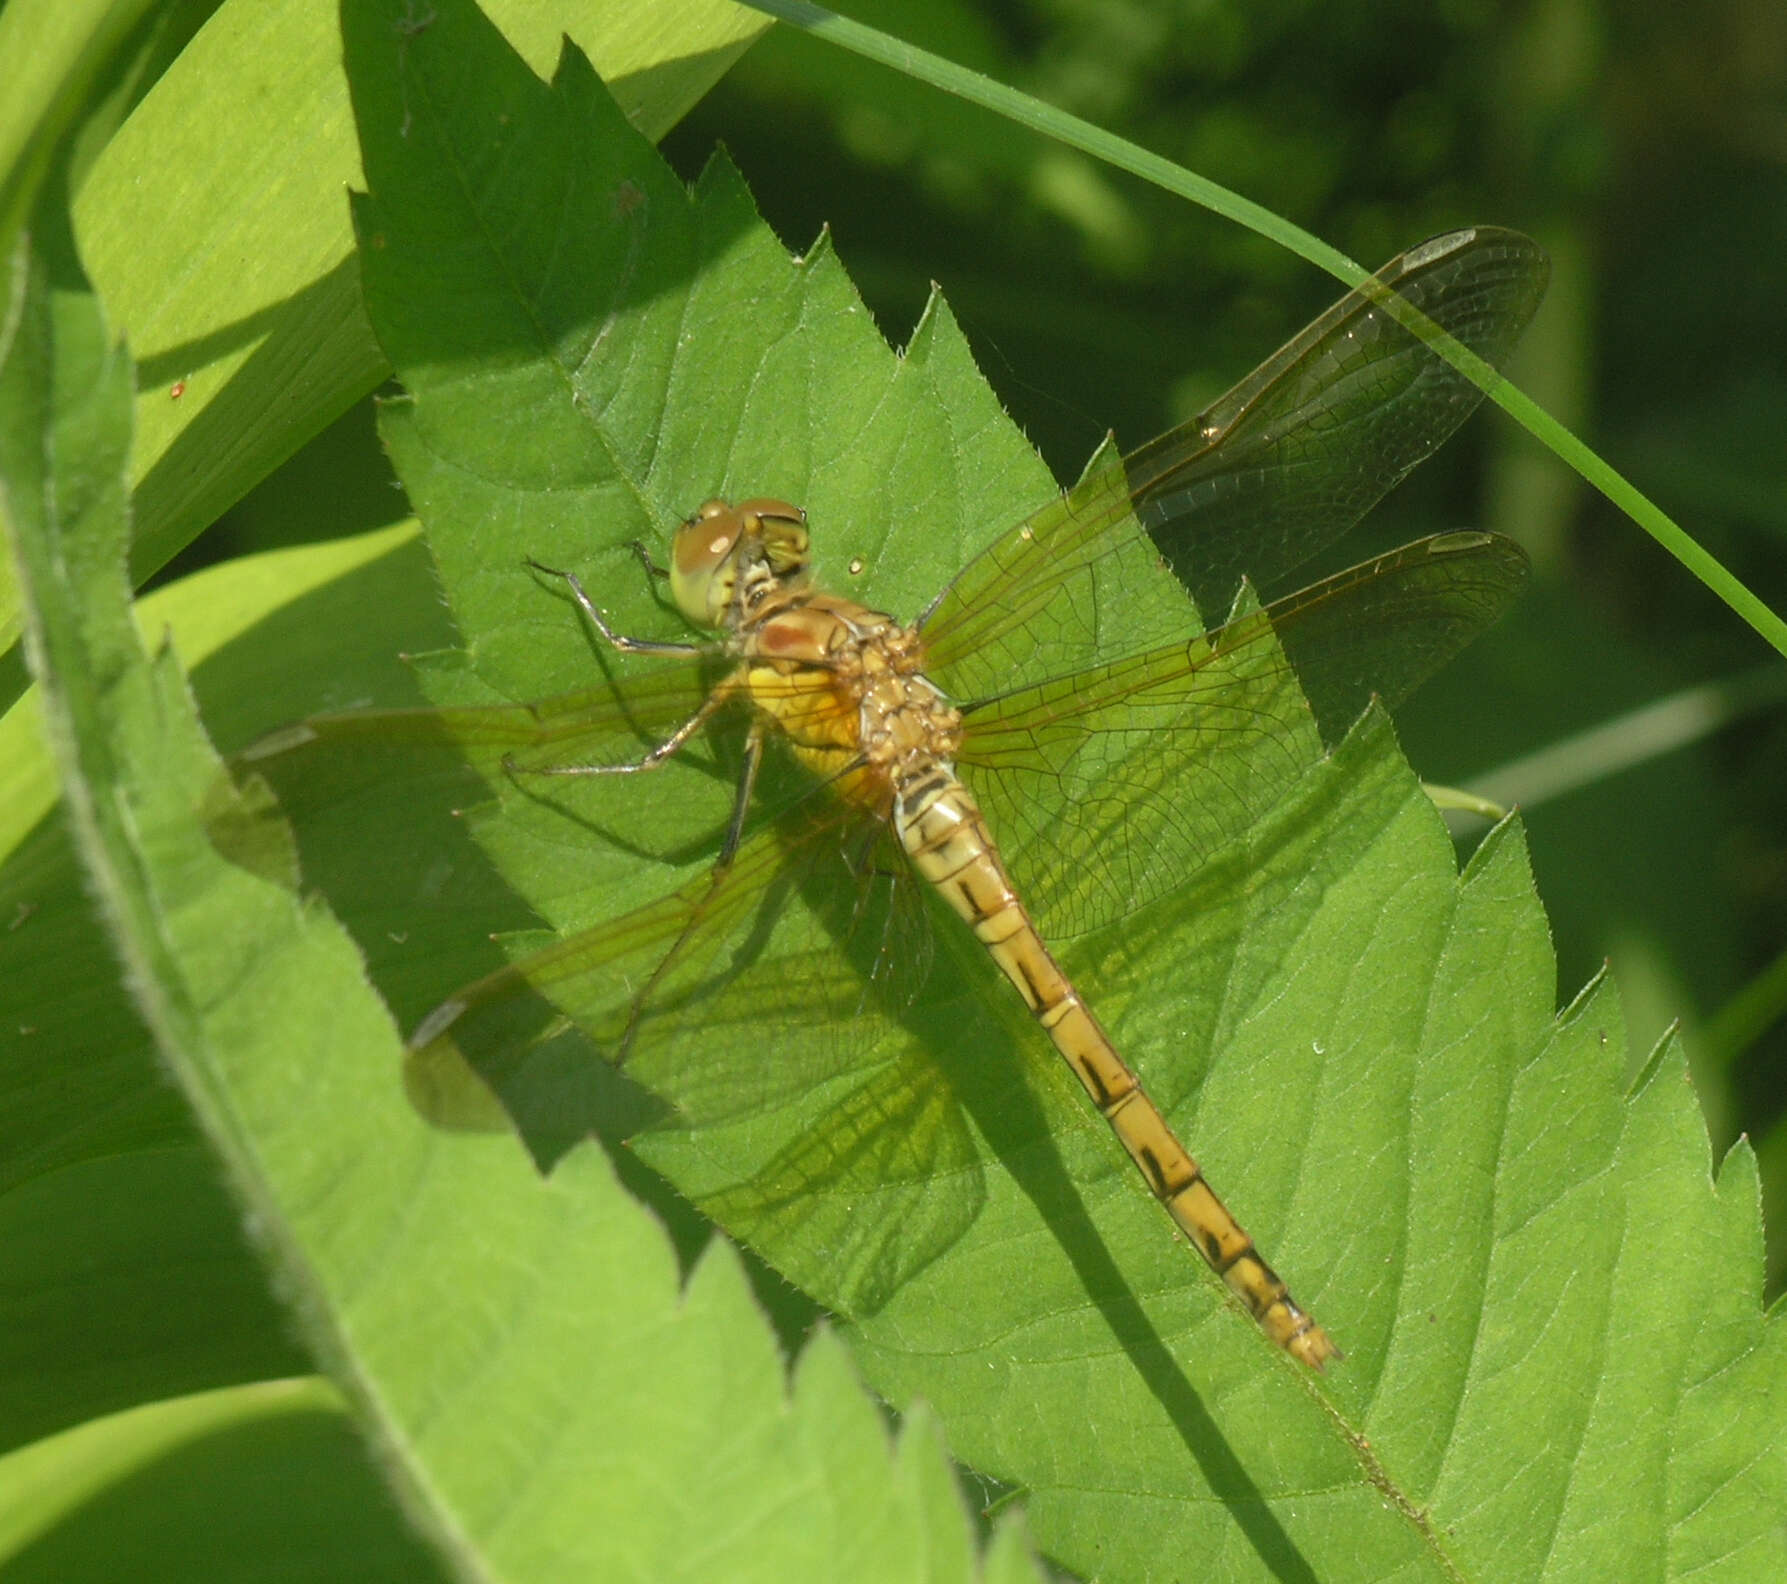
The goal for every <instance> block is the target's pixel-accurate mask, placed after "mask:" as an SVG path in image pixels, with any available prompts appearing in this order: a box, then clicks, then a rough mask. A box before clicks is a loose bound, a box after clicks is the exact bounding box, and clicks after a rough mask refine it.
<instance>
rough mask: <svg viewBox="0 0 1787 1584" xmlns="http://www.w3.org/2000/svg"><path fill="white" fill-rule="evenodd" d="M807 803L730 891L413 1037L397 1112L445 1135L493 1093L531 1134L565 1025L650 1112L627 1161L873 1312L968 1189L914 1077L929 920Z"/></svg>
mask: <svg viewBox="0 0 1787 1584" xmlns="http://www.w3.org/2000/svg"><path fill="white" fill-rule="evenodd" d="M811 801H813V802H815V803H817V804H818V805H820V807H819V809H818V810H814V809H809V810H807V811H805V813H804V814H803V815H797V816H791V817H789V818H785V819H784V820H782V821H780V822H778V823H777V824H776V825H774V826H772V827H771V828H769V829H767V830H765V831H763V832H761V833H760V834H758V835H757V836H755V837H753V838H752V839H751V840H749V841H748V842H746V843H745V845H744V846H743V847H741V848H740V850H739V852H738V854H737V855H736V857H735V859H734V862H733V863H732V865H731V866H730V867H729V868H728V869H726V870H725V871H716V872H714V873H710V874H704V875H701V876H698V877H697V878H695V879H693V880H691V881H690V882H689V883H687V884H686V885H684V886H683V887H681V888H680V889H678V890H676V891H674V892H672V893H671V894H669V895H668V896H665V897H662V898H660V899H658V900H657V901H655V902H652V903H649V904H647V905H646V906H643V907H640V908H637V909H635V910H633V911H631V912H629V913H626V914H623V915H622V916H621V917H619V918H616V919H614V920H612V921H610V922H607V923H604V924H600V925H597V926H596V927H594V928H592V929H588V930H584V931H582V932H580V933H576V934H573V935H570V936H567V937H566V938H565V939H563V940H560V941H558V942H555V943H554V944H552V945H550V946H548V947H546V948H545V949H544V950H541V951H539V952H536V953H534V954H533V955H531V956H527V957H524V958H522V959H520V960H518V961H517V962H515V963H513V964H511V965H510V966H508V967H506V968H503V969H500V970H498V971H497V972H496V973H494V974H491V975H490V976H488V977H487V978H485V979H482V980H480V981H478V982H477V983H475V984H473V985H470V986H468V987H467V988H466V989H464V990H462V991H461V992H459V993H458V994H457V995H456V996H454V997H453V998H452V999H451V1000H450V1001H448V1002H446V1003H445V1004H443V1005H442V1006H441V1007H440V1008H437V1009H436V1011H435V1012H434V1013H432V1014H431V1015H430V1016H429V1017H428V1018H426V1019H425V1020H424V1021H423V1023H422V1024H421V1025H420V1026H419V1027H418V1029H417V1030H416V1033H415V1035H414V1036H413V1037H412V1041H411V1046H412V1050H411V1057H410V1072H409V1075H408V1079H409V1088H410V1092H411V1094H412V1096H413V1097H416V1098H417V1099H418V1101H419V1103H420V1104H421V1105H422V1106H423V1108H424V1109H425V1110H426V1111H428V1113H429V1114H430V1115H431V1116H432V1117H433V1118H434V1119H435V1120H437V1121H442V1122H446V1123H448V1124H464V1123H467V1122H472V1123H481V1122H483V1121H484V1120H486V1116H487V1114H488V1113H489V1111H490V1110H491V1107H490V1105H489V1103H488V1098H487V1097H488V1095H489V1093H491V1092H494V1093H495V1094H496V1095H498V1096H500V1097H501V1100H502V1104H503V1107H504V1108H505V1110H506V1111H507V1112H508V1113H509V1115H510V1116H512V1117H514V1118H515V1119H516V1120H517V1122H518V1123H519V1124H520V1125H521V1126H522V1130H523V1132H524V1134H525V1133H526V1131H527V1125H526V1119H527V1118H528V1117H529V1116H530V1115H534V1114H538V1112H539V1109H540V1107H541V1104H542V1101H541V1098H540V1093H539V1090H540V1088H541V1086H542V1085H544V1086H545V1088H546V1090H547V1092H548V1097H549V1098H548V1103H550V1094H551V1086H552V1082H553V1080H552V1079H551V1078H550V1077H549V1076H543V1075H545V1074H549V1072H550V1070H551V1064H552V1060H553V1058H552V1056H551V1049H552V1047H553V1045H554V1042H555V1041H557V1040H559V1039H560V1038H562V1037H564V1036H565V1035H567V1033H568V1032H569V1029H570V1027H571V1026H572V1025H573V1024H574V1025H575V1027H576V1029H577V1030H579V1031H580V1032H581V1034H582V1035H583V1036H585V1037H586V1038H587V1039H588V1040H590V1041H593V1042H594V1044H595V1046H596V1048H597V1049H598V1051H599V1052H600V1053H601V1054H602V1056H603V1057H605V1058H606V1059H607V1060H608V1061H609V1062H611V1063H614V1064H616V1065H618V1066H619V1067H620V1068H621V1069H622V1071H623V1072H624V1073H625V1075H626V1077H627V1078H628V1079H630V1080H632V1081H633V1082H635V1083H637V1084H639V1085H642V1086H643V1087H644V1088H645V1089H646V1090H647V1091H649V1092H650V1094H651V1095H653V1096H656V1097H658V1098H659V1099H661V1100H663V1101H664V1102H666V1104H667V1106H668V1108H669V1110H670V1116H671V1122H672V1124H673V1125H672V1127H671V1128H670V1129H668V1130H666V1131H661V1132H658V1133H654V1134H652V1135H649V1136H647V1137H646V1138H644V1139H641V1140H639V1141H638V1148H639V1150H640V1153H641V1154H642V1155H644V1156H645V1157H646V1158H647V1159H648V1160H651V1161H653V1163H654V1164H660V1165H664V1166H665V1167H666V1168H668V1167H670V1166H671V1165H672V1164H674V1166H675V1171H674V1175H675V1178H676V1181H677V1183H678V1185H679V1187H681V1188H682V1189H683V1191H684V1192H686V1193H688V1194H689V1195H690V1197H691V1198H693V1199H694V1200H695V1202H696V1203H698V1204H699V1205H700V1206H701V1207H702V1209H703V1210H704V1211H706V1212H707V1213H708V1214H709V1215H711V1216H712V1217H713V1218H714V1219H715V1220H717V1221H718V1222H719V1223H720V1224H721V1225H723V1226H725V1227H726V1228H727V1229H728V1231H730V1232H732V1233H733V1234H735V1235H736V1236H738V1237H740V1238H742V1239H745V1240H747V1241H749V1242H750V1243H751V1244H752V1245H753V1246H754V1247H756V1248H757V1249H759V1250H760V1251H761V1252H762V1253H763V1254H764V1255H765V1257H766V1258H768V1259H769V1260H770V1261H771V1262H772V1263H774V1264H776V1265H777V1266H778V1268H780V1269H782V1270H783V1271H784V1272H785V1273H786V1274H788V1275H789V1276H790V1277H792V1278H793V1279H795V1280H797V1281H799V1280H801V1279H802V1278H803V1276H804V1275H808V1274H810V1275H811V1276H812V1278H813V1279H814V1280H817V1277H818V1274H819V1273H818V1272H812V1273H808V1272H806V1271H804V1270H803V1266H804V1264H805V1263H806V1262H809V1261H812V1260H815V1259H819V1258H823V1259H824V1261H825V1273H826V1282H827V1283H830V1282H835V1281H839V1280H840V1279H841V1280H842V1284H843V1290H844V1291H845V1292H846V1293H847V1295H848V1300H849V1304H848V1306H849V1307H850V1308H851V1309H852V1310H853V1311H857V1312H868V1311H871V1310H873V1309H874V1308H876V1307H878V1306H879V1305H880V1304H881V1303H883V1302H884V1301H885V1300H886V1299H887V1298H888V1297H889V1296H890V1295H891V1294H892V1293H893V1292H894V1291H895V1290H896V1289H897V1288H898V1286H899V1285H900V1284H901V1283H903V1282H904V1281H906V1280H907V1279H909V1278H910V1276H911V1275H912V1274H913V1273H914V1272H916V1271H917V1270H919V1269H921V1268H922V1267H923V1266H924V1265H926V1264H928V1263H929V1262H930V1261H931V1260H932V1259H934V1258H935V1257H936V1256H937V1255H938V1254H939V1253H941V1252H942V1251H943V1250H944V1249H945V1248H947V1247H948V1246H949V1245H950V1244H951V1243H953V1242H954V1241H955V1240H956V1239H957V1238H959V1237H960V1236H961V1235H962V1233H963V1232H964V1231H965V1230H966V1228H967V1226H968V1224H969V1223H970V1222H971V1221H972V1220H973V1218H974V1216H975V1215H976V1214H977V1213H978V1212H979V1208H980V1205H981V1203H982V1201H983V1199H984V1195H985V1188H984V1184H983V1182H982V1179H981V1175H980V1166H979V1162H978V1157H977V1156H976V1153H975V1150H974V1147H973V1145H972V1143H971V1141H970V1138H969V1135H968V1132H967V1129H966V1126H965V1123H964V1121H963V1118H962V1114H961V1108H960V1106H959V1104H958V1103H957V1101H956V1100H955V1099H954V1097H953V1093H952V1088H951V1085H950V1084H949V1082H948V1081H947V1080H946V1079H944V1078H943V1077H942V1076H941V1075H940V1074H939V1073H938V1072H937V1071H936V1070H935V1067H934V1059H933V1058H932V1057H931V1056H930V1055H929V1054H928V1052H929V1051H931V1050H933V1049H935V1048H936V1046H937V1042H936V1040H935V1037H934V1036H926V1035H925V1033H924V1024H925V1020H926V1018H927V1016H929V1015H930V1014H929V1013H927V1010H926V1002H925V995H924V991H925V988H926V987H925V983H924V982H922V981H921V978H920V976H923V975H924V974H925V973H926V970H927V968H928V966H929V964H930V962H931V960H932V959H931V958H930V955H929V950H928V943H927V942H926V941H925V940H918V941H915V940H913V939H912V938H911V935H912V932H913V931H915V930H917V931H922V930H925V929H928V927H929V918H928V910H927V909H925V908H923V907H922V906H921V905H919V904H921V903H922V898H920V897H918V896H917V895H916V893H915V891H914V882H913V881H912V880H911V878H910V875H909V874H908V873H907V871H906V870H905V868H904V866H903V862H900V861H898V860H899V859H900V855H899V854H898V852H897V850H887V847H888V837H887V835H886V833H885V831H884V830H883V829H882V828H881V827H879V826H877V825H874V824H872V823H870V824H866V825H865V824H864V823H863V822H862V821H861V820H860V819H859V818H857V817H856V816H854V815H852V814H851V812H850V811H849V810H847V809H845V808H844V807H843V806H842V805H838V806H835V807H833V806H827V805H826V804H825V800H822V799H820V800H811ZM473 1075H475V1077H474V1076H473ZM486 1086H488V1087H487V1088H486ZM530 1091H531V1092H530Z"/></svg>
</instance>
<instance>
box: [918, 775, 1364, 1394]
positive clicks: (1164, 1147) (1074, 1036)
mask: <svg viewBox="0 0 1787 1584" xmlns="http://www.w3.org/2000/svg"><path fill="white" fill-rule="evenodd" d="M893 821H894V828H895V830H896V831H897V832H898V833H899V838H900V844H901V846H902V847H904V848H905V850H906V855H907V857H909V858H910V859H911V860H912V865H913V867H914V868H915V869H917V870H918V872H919V874H920V875H922V876H923V877H924V878H925V879H926V880H928V881H930V882H931V884H933V885H934V886H936V887H937V888H938V890H939V891H941V892H942V893H943V896H944V898H945V900H947V901H948V903H949V905H950V906H951V907H952V908H954V909H955V911H956V912H957V913H958V914H960V915H961V917H962V918H963V919H964V920H966V922H967V923H968V925H969V927H970V928H971V929H972V930H973V931H974V933H975V935H976V936H978V937H979V939H980V941H981V943H982V944H983V945H984V946H985V947H986V948H987V950H988V951H989V952H990V953H992V957H993V960H994V962H996V963H998V965H999V967H1000V969H1001V971H1002V972H1003V973H1004V974H1005V976H1006V978H1008V979H1009V980H1011V982H1012V983H1013V984H1014V985H1015V986H1016V987H1017V990H1018V993H1019V994H1020V995H1021V996H1023V998H1024V1001H1025V1004H1026V1005H1028V1006H1029V1008H1030V1011H1031V1014H1032V1015H1033V1016H1034V1017H1035V1018H1036V1020H1037V1022H1038V1023H1040V1024H1041V1025H1042V1026H1043V1028H1044V1029H1045V1030H1046V1031H1047V1033H1048V1036H1049V1038H1050V1039H1051V1040H1052V1041H1053V1042H1054V1045H1055V1048H1056V1050H1058V1051H1059V1052H1060V1053H1061V1055H1062V1057H1063V1058H1064V1059H1065V1060H1066V1062H1067V1064H1068V1066H1070V1067H1071V1068H1072V1069H1073V1070H1074V1073H1075V1075H1076V1076H1077V1077H1078V1078H1079V1080H1080V1083H1081V1085H1082V1087H1083V1088H1084V1089H1085V1091H1086V1093H1087V1094H1088V1095H1089V1096H1090V1097H1091V1099H1092V1103H1093V1104H1094V1105H1096V1106H1097V1107H1098V1110H1099V1113H1100V1115H1102V1116H1103V1117H1104V1119H1105V1121H1106V1122H1108V1123H1109V1124H1110V1127H1111V1131H1112V1132H1114V1133H1115V1134H1116V1135H1117V1138H1118V1141H1119V1142H1120V1143H1121V1144H1122V1145H1123V1148H1124V1149H1125V1150H1126V1151H1127V1152H1128V1154H1129V1157H1130V1159H1131V1160H1133V1161H1134V1162H1135V1163H1136V1167H1137V1169H1138V1170H1139V1171H1140V1172H1141V1174H1142V1178H1143V1180H1144V1181H1145V1182H1146V1183H1147V1185H1148V1191H1149V1192H1150V1193H1152V1194H1153V1195H1154V1197H1155V1198H1156V1199H1157V1200H1159V1201H1160V1204H1161V1206H1162V1207H1163V1208H1164V1209H1165V1210H1166V1212H1167V1214H1168V1215H1170V1216H1171V1217H1172V1218H1173V1221H1174V1224H1175V1225H1177V1226H1178V1227H1179V1228H1180V1230H1181V1231H1183V1232H1184V1233H1185V1235H1186V1236H1187V1237H1188V1238H1190V1240H1191V1242H1192V1244H1193V1245H1194V1246H1195V1247H1196V1249H1197V1250H1198V1252H1199V1253H1200V1254H1202V1255H1203V1256H1204V1258H1205V1260H1207V1261H1208V1262H1209V1264H1210V1267H1211V1269H1213V1270H1214V1271H1215V1272H1216V1273H1217V1274H1218V1275H1219V1276H1221V1277H1222V1279H1223V1281H1224V1282H1225V1283H1227V1285H1228V1287H1229V1290H1230V1291H1231V1292H1233V1293H1234V1294H1235V1296H1236V1297H1238V1298H1239V1299H1240V1300H1241V1301H1242V1303H1244V1304H1245V1305H1246V1306H1247V1308H1248V1311H1249V1313H1251V1314H1252V1315H1253V1317H1254V1319H1255V1320H1257V1321H1258V1322H1259V1324H1260V1326H1261V1328H1262V1329H1263V1330H1264V1331H1265V1332H1266V1334H1267V1335H1268V1336H1269V1337H1271V1338H1272V1340H1273V1341H1274V1342H1276V1343H1277V1344H1278V1345H1279V1346H1280V1347H1282V1348H1284V1349H1285V1350H1286V1351H1287V1352H1289V1353H1290V1354H1292V1355H1293V1356H1294V1357H1296V1358H1298V1359H1301V1360H1302V1361H1303V1362H1304V1363H1305V1364H1308V1365H1310V1366H1312V1367H1313V1368H1315V1369H1320V1368H1321V1367H1322V1366H1323V1365H1324V1364H1325V1363H1326V1362H1327V1361H1328V1360H1329V1359H1331V1358H1337V1357H1338V1356H1339V1349H1338V1348H1336V1347H1335V1346H1334V1343H1333V1342H1332V1341H1331V1340H1330V1339H1329V1337H1328V1334H1327V1333H1326V1332H1325V1331H1323V1330H1322V1328H1321V1327H1320V1326H1318V1325H1317V1324H1316V1323H1315V1321H1314V1320H1312V1319H1311V1318H1310V1317H1309V1315H1308V1314H1306V1313H1305V1312H1304V1311H1303V1310H1302V1309H1301V1308H1300V1307H1298V1305H1297V1303H1296V1301H1295V1300H1294V1299H1293V1298H1292V1297H1291V1294H1290V1289H1289V1288H1287V1287H1286V1286H1285V1284H1284V1282H1283V1280H1282V1279H1281V1278H1280V1277H1279V1275H1278V1273H1277V1272H1276V1271H1274V1270H1273V1269H1272V1267H1271V1266H1270V1265H1268V1264H1267V1263H1266V1261H1265V1260H1264V1259H1263V1258H1261V1256H1260V1253H1259V1250H1258V1249H1257V1248H1256V1247H1255V1246H1254V1241H1253V1239H1252V1238H1251V1237H1249V1236H1248V1234H1247V1232H1246V1230H1245V1229H1244V1228H1243V1227H1242V1225H1241V1224H1240V1222H1238V1221H1237V1220H1236V1219H1235V1218H1234V1216H1233V1215H1231V1214H1230V1213H1229V1209H1228V1207H1227V1206H1226V1205H1225V1204H1223V1202H1222V1200H1221V1199H1220V1198H1218V1197H1217V1195H1216V1192H1215V1190H1214V1189H1212V1188H1211V1187H1210V1184H1209V1183H1208V1182H1207V1181H1206V1180H1205V1178H1204V1173H1203V1169H1202V1168H1201V1167H1200V1166H1199V1165H1198V1163H1197V1161H1196V1160H1195V1159H1194V1158H1193V1156H1192V1155H1191V1153H1190V1152H1189V1151H1188V1150H1187V1149H1186V1148H1185V1146H1184V1145H1183V1144H1181V1143H1180V1142H1179V1140H1178V1137H1177V1136H1176V1135H1175V1134H1174V1132H1173V1130H1172V1128H1171V1127H1170V1126H1169V1125H1168V1124H1167V1120H1166V1118H1165V1117H1164V1116H1162V1115H1161V1113H1160V1110H1159V1108H1158V1107H1157V1106H1156V1105H1155V1104H1154V1102H1153V1101H1152V1100H1150V1099H1149V1098H1148V1095H1147V1093H1146V1091H1145V1090H1144V1089H1143V1088H1142V1085H1141V1081H1140V1080H1139V1079H1138V1078H1137V1077H1136V1075H1135V1073H1134V1072H1132V1071H1131V1070H1130V1068H1129V1066H1128V1064H1127V1063H1126V1062H1125V1061H1124V1060H1123V1058H1122V1057H1121V1056H1119V1055H1118V1054H1117V1050H1116V1047H1115V1046H1114V1045H1112V1044H1111V1041H1110V1038H1109V1036H1108V1035H1107V1034H1106V1033H1105V1031H1104V1030H1103V1028H1101V1027H1100V1026H1099V1023H1098V1020H1097V1019H1096V1018H1095V1017H1093V1015H1092V1012H1091V1009H1090V1008H1089V1007H1087V1005H1086V1003H1085V1002H1084V1001H1082V1000H1081V999H1080V995H1079V992H1078V991H1077V990H1075V989H1074V987H1073V984H1072V982H1071V981H1070V980H1069V979H1068V977H1067V975H1066V974H1065V973H1064V972H1063V971H1062V969H1061V966H1060V964H1058V963H1057V962H1056V961H1055V959H1054V956H1053V955H1052V954H1051V953H1050V951H1049V949H1048V947H1047V946H1046V945H1045V944H1044V943H1043V940H1042V937H1041V935H1040V934H1039V933H1038V932H1037V929H1036V926H1035V925H1034V924H1033V923H1032V922H1031V919H1030V915H1029V913H1028V911H1027V910H1026V909H1025V907H1024V904H1023V903H1022V901H1020V900H1019V898H1018V895H1017V893H1016V891H1015V890H1014V889H1013V888H1012V884H1011V881H1010V879H1009V878H1008V877H1007V875H1006V872H1005V866H1004V864H1003V863H1002V862H1001V860H1000V858H999V853H998V849H997V848H996V847H995V846H994V844H993V839H992V836H991V834H990V832H989V831H988V829H987V825H986V821H985V819H984V817H983V816H982V814H981V812H980V806H979V805H978V804H977V803H976V802H975V801H974V794H973V793H972V792H970V791H969V790H968V788H967V787H966V786H965V785H963V783H962V782H961V781H960V780H959V779H958V778H957V777H956V776H955V775H954V774H953V773H951V772H950V771H949V770H948V769H947V768H946V767H945V766H942V765H933V766H931V767H929V768H928V769H927V770H926V771H925V772H924V773H922V774H920V775H916V776H914V777H912V778H911V780H910V781H909V782H908V783H907V784H906V785H896V787H895V798H894V811H893Z"/></svg>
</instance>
